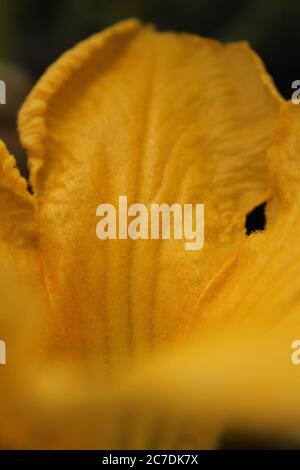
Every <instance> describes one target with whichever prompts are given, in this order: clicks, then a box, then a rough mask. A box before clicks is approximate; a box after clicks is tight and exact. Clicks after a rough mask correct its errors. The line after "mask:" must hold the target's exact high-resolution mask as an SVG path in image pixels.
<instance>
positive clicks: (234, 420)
mask: <svg viewBox="0 0 300 470" xmlns="http://www.w3.org/2000/svg"><path fill="white" fill-rule="evenodd" d="M299 128H300V110H299V108H297V107H295V106H294V105H292V104H289V103H287V104H285V105H284V106H283V107H282V113H281V116H280V121H279V126H278V129H277V133H276V145H274V147H273V148H272V149H271V151H270V153H269V165H270V177H271V180H272V185H273V194H272V198H271V201H270V202H269V203H268V205H270V206H271V207H270V210H268V214H269V216H268V217H267V229H266V231H265V232H260V233H255V234H252V235H251V236H250V237H248V238H247V239H245V240H244V241H243V242H242V243H241V245H240V249H239V250H238V252H237V254H236V255H235V256H234V257H233V259H232V262H231V263H228V265H227V266H225V267H224V270H223V272H221V273H220V275H219V276H218V277H216V278H215V280H214V281H213V282H212V283H211V285H210V288H209V289H207V290H206V291H205V292H204V294H203V295H202V297H201V301H200V303H199V304H198V306H197V315H196V318H198V324H196V322H195V321H194V323H193V332H192V336H191V337H190V339H189V341H188V343H187V342H183V344H182V345H181V346H180V347H179V346H178V347H177V348H176V350H174V353H173V355H172V354H170V351H169V352H168V354H165V357H164V358H163V357H162V355H160V356H159V357H157V360H156V364H155V363H154V362H152V363H151V364H150V363H149V366H148V367H146V366H145V364H143V369H142V370H140V371H139V372H138V373H137V378H136V381H133V382H132V384H131V387H130V388H129V390H130V391H129V393H128V395H129V396H130V395H133V394H134V393H136V396H139V395H140V397H142V398H141V399H142V400H144V402H145V397H146V393H147V394H148V400H149V402H150V403H151V406H153V403H156V405H158V404H159V406H164V405H165V406H166V407H170V408H171V409H173V410H177V412H179V411H180V410H181V411H183V410H185V411H186V412H190V413H192V412H193V413H194V416H195V417H196V416H198V418H199V420H201V419H203V414H202V413H203V411H205V412H206V413H207V414H208V415H209V416H210V420H214V419H217V418H218V419H219V420H220V422H221V423H222V421H223V425H224V423H225V424H226V425H227V426H237V427H239V428H241V427H244V428H246V429H248V430H249V429H250V430H252V431H253V429H254V430H255V431H256V432H268V433H270V434H271V435H275V436H276V435H277V437H278V435H279V436H280V435H281V437H282V435H283V434H285V435H286V436H291V437H293V433H294V435H296V432H297V430H298V429H299V423H300V406H299V390H300V374H299V370H298V367H299V366H297V365H295V364H293V362H292V354H293V352H295V350H294V349H293V346H292V344H293V342H294V341H295V340H299V335H300V319H299V311H300V295H299V293H300V283H299V270H300V248H299V239H300V205H299V202H300V199H299V197H300V160H299V154H300V133H299ZM194 318H195V316H194ZM152 384H155V387H154V386H153V385H152ZM157 384H159V385H157ZM141 390H143V392H141ZM145 391H146V392H145ZM136 396H135V401H136V400H137V398H136ZM163 404H164V405H163ZM210 420H209V421H210Z"/></svg>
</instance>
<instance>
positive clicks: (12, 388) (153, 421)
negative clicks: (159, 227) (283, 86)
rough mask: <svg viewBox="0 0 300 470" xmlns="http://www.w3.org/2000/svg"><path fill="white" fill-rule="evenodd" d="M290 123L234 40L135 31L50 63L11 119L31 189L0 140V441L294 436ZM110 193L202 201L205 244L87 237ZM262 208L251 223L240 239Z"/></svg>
mask: <svg viewBox="0 0 300 470" xmlns="http://www.w3.org/2000/svg"><path fill="white" fill-rule="evenodd" d="M277 121H278V123H277ZM299 125H300V114H299V111H298V110H297V107H296V106H293V105H291V104H287V103H284V101H283V100H282V98H281V97H280V96H279V94H278V93H277V91H276V89H275V87H274V85H273V84H272V81H271V79H270V78H269V77H268V75H267V73H266V71H265V69H264V67H263V65H262V63H261V62H260V60H259V59H258V58H257V57H256V55H255V54H254V53H253V52H252V51H251V50H250V49H249V47H248V46H247V45H246V44H244V43H241V44H228V45H221V44H219V43H218V42H216V41H212V40H208V39H202V38H199V37H195V36H191V35H187V34H173V33H157V32H156V31H154V30H153V29H152V28H151V27H145V26H142V25H141V24H140V23H139V22H137V21H133V20H131V21H126V22H123V23H120V24H118V25H116V26H114V27H112V28H110V29H107V30H106V31H104V32H102V33H100V34H96V35H95V36H93V37H91V38H90V39H88V40H87V41H84V42H82V43H80V44H79V45H77V46H76V47H75V48H74V49H72V50H71V51H70V52H67V53H66V54H64V55H63V56H62V57H61V58H60V59H59V60H58V61H57V62H56V63H55V64H54V65H53V66H51V67H50V68H49V70H48V71H47V72H46V73H45V75H44V76H43V77H42V78H41V79H40V81H39V82H38V83H37V85H36V86H35V87H34V89H33V91H32V92H31V94H30V95H29V97H28V99H27V100H26V102H25V104H24V105H23V107H22V109H21V112H20V118H19V130H20V138H21V141H22V143H23V146H24V147H25V148H26V150H27V153H28V161H29V167H30V182H31V186H32V190H33V194H31V193H30V192H29V191H28V190H27V187H26V182H25V181H24V180H23V179H22V178H21V176H20V175H19V173H18V170H17V169H15V168H14V165H15V162H14V160H13V158H12V157H11V156H10V155H9V154H8V151H7V150H6V148H5V146H4V145H3V144H2V143H1V144H0V157H1V165H0V215H1V218H0V241H1V243H0V250H1V269H0V281H1V282H0V286H1V287H0V291H1V292H2V295H1V301H0V307H1V312H0V337H1V338H2V337H3V339H7V351H8V363H7V365H6V366H1V369H0V372H1V380H2V384H1V387H0V413H1V428H0V443H1V446H2V447H18V448H110V449H111V448H151V447H154V448H168V447H169V448H175V447H179V448H180V447H181V448H182V447H185V446H186V447H194V448H195V447H196V448H197V447H198V448H210V447H214V446H216V445H217V444H218V439H219V438H220V435H221V434H222V432H223V431H224V430H226V429H228V428H238V429H247V430H255V431H256V432H271V431H272V432H273V431H274V432H275V433H277V432H278V433H281V434H285V433H289V434H291V433H293V430H294V427H295V429H296V427H297V426H298V425H299V422H300V413H299V412H300V406H299V399H298V396H297V395H298V390H299V385H300V384H299V377H300V371H299V372H298V370H297V367H296V366H294V365H292V363H291V359H290V356H291V342H292V341H293V340H294V339H297V336H298V337H299V335H300V324H299V320H298V315H299V312H300V305H299V304H300V295H299V292H300V289H299V287H300V282H299V280H298V272H299V267H300V263H299V254H300V252H299V248H298V246H299V242H298V240H299V236H300V216H299V201H300V200H299V196H300V191H299V184H300V181H299V178H300V169H299V161H298V155H299V150H300V136H299V131H298V127H299ZM122 194H124V195H127V196H128V201H129V203H130V204H131V203H134V202H141V203H143V204H146V205H148V204H151V203H153V202H156V203H168V204H172V203H174V202H178V203H180V204H185V203H193V204H194V203H204V205H205V243H204V248H203V249H202V250H200V251H185V250H184V249H182V246H183V243H184V241H183V240H172V241H166V240H160V241H159V240H106V241H99V239H97V237H96V234H95V227H96V223H97V220H96V216H95V211H96V208H97V206H98V205H99V204H101V203H103V202H106V203H113V204H115V203H116V201H117V199H118V197H119V195H122ZM266 200H268V204H267V227H266V230H265V231H264V232H256V233H254V234H252V235H251V236H250V237H246V236H245V217H246V214H247V213H248V212H249V211H251V210H252V209H253V208H254V207H255V206H257V205H259V204H261V203H262V202H264V201H266ZM1 292H0V293H1ZM28 292H29V293H30V292H31V294H29V293H28ZM4 294H5V295H4ZM297 326H298V327H299V328H298V330H297Z"/></svg>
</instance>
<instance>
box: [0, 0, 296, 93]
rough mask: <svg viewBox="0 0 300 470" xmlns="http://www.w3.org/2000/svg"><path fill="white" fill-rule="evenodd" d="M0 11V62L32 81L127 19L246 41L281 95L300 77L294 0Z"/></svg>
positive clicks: (169, 0)
mask: <svg viewBox="0 0 300 470" xmlns="http://www.w3.org/2000/svg"><path fill="white" fill-rule="evenodd" d="M0 6H1V9H0V59H9V60H10V61H14V62H16V63H17V64H19V65H22V66H23V67H24V68H25V69H26V70H27V71H28V72H29V73H30V74H31V76H32V77H33V79H36V78H37V77H38V76H39V75H40V74H41V73H42V72H43V70H44V69H45V67H47V65H49V64H50V63H51V62H52V61H53V60H54V59H56V58H57V57H58V55H59V54H60V53H61V52H63V51H64V50H66V49H67V48H69V47H70V46H72V45H73V44H74V43H76V42H77V41H78V40H80V39H83V38H85V37H87V36H88V35H89V34H91V33H93V32H96V31H99V30H101V29H102V28H105V27H106V26H109V25H111V24H113V23H115V22H116V21H119V20H121V19H124V18H128V17H138V18H141V19H142V20H144V21H146V22H152V23H154V24H156V25H157V26H158V28H160V29H172V30H181V31H182V30H184V31H188V32H192V33H198V34H201V35H204V36H210V37H214V38H218V39H221V40H225V41H227V40H240V39H247V40H248V41H249V42H250V44H251V45H252V47H253V48H254V49H255V50H256V51H257V52H258V53H259V54H260V55H261V56H262V58H263V60H264V61H265V63H266V65H267V68H268V69H269V71H270V73H271V75H272V76H273V77H274V78H275V81H276V83H277V85H278V86H279V89H280V90H281V91H282V93H283V94H284V95H285V96H290V83H291V81H293V80H295V79H297V78H300V76H299V74H298V60H297V59H298V56H299V53H300V34H299V20H298V14H297V13H298V11H297V6H299V0H244V1H241V0H51V1H48V2H47V1H41V0H0ZM297 74H298V76H297Z"/></svg>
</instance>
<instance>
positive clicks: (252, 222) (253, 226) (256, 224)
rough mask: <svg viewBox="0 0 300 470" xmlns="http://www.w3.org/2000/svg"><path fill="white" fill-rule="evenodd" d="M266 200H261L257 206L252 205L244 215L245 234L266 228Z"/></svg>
mask: <svg viewBox="0 0 300 470" xmlns="http://www.w3.org/2000/svg"><path fill="white" fill-rule="evenodd" d="M266 204H267V203H266V202H263V203H262V204H260V205H259V206H256V207H254V209H252V211H251V212H249V214H247V215H246V222H245V228H246V235H250V234H251V233H252V232H257V231H262V230H265V228H266V214H265V209H266Z"/></svg>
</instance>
